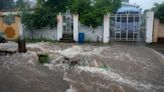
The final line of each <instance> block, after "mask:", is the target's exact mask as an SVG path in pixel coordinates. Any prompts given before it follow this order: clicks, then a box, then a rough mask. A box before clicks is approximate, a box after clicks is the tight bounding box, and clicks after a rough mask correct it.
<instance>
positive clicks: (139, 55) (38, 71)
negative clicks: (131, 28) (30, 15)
mask: <svg viewBox="0 0 164 92" xmlns="http://www.w3.org/2000/svg"><path fill="white" fill-rule="evenodd" d="M12 44H13V49H12V50H14V49H15V50H16V45H15V43H12ZM12 44H11V43H10V45H11V46H12ZM7 45H8V44H5V45H4V44H3V45H2V44H0V49H3V48H5V49H8V48H7ZM3 46H4V47H3ZM9 47H10V46H9ZM11 48H12V47H10V49H11ZM27 50H28V52H27V53H22V54H19V53H15V54H9V55H5V56H0V92H164V56H163V55H162V54H160V53H159V52H157V51H155V50H153V49H151V48H147V47H144V46H128V45H120V44H116V45H106V46H103V45H102V46H96V45H77V44H66V43H55V44H53V43H47V42H41V43H33V44H32V43H29V44H27ZM41 53H48V54H49V56H50V63H49V64H44V65H42V64H39V63H38V57H37V55H38V54H41Z"/></svg>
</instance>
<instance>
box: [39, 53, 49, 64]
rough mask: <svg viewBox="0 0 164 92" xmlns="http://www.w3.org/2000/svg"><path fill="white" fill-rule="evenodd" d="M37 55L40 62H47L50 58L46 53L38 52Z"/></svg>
mask: <svg viewBox="0 0 164 92" xmlns="http://www.w3.org/2000/svg"><path fill="white" fill-rule="evenodd" d="M38 57H39V63H41V64H45V63H49V60H50V58H49V55H48V54H40V55H38Z"/></svg>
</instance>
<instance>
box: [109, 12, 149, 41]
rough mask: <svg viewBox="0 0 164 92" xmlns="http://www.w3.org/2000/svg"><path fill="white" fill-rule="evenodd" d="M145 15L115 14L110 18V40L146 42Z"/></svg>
mask: <svg viewBox="0 0 164 92" xmlns="http://www.w3.org/2000/svg"><path fill="white" fill-rule="evenodd" d="M145 20H146V18H145V15H144V14H114V15H111V16H110V40H114V41H145V28H146V27H145V26H146V22H145Z"/></svg>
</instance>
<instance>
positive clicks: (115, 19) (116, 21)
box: [114, 14, 117, 40]
mask: <svg viewBox="0 0 164 92" xmlns="http://www.w3.org/2000/svg"><path fill="white" fill-rule="evenodd" d="M116 25H117V14H116V15H115V27H114V33H115V40H116V39H117V35H116V28H117V26H116Z"/></svg>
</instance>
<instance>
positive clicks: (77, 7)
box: [71, 0, 121, 28]
mask: <svg viewBox="0 0 164 92" xmlns="http://www.w3.org/2000/svg"><path fill="white" fill-rule="evenodd" d="M73 2H74V4H72V6H71V10H72V11H73V12H74V13H77V14H79V15H80V22H81V23H83V24H85V25H87V26H92V27H93V28H95V27H97V26H98V25H101V24H102V20H103V16H104V15H105V14H107V13H115V12H116V11H117V9H118V8H119V7H120V5H121V0H74V1H73Z"/></svg>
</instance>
